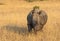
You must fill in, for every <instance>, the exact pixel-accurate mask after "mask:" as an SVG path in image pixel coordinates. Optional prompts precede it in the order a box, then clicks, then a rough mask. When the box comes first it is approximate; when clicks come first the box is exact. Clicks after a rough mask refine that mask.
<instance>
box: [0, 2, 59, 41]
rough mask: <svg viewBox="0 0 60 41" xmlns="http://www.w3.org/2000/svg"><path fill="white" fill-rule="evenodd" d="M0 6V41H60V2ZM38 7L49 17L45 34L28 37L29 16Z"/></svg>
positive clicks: (5, 4)
mask: <svg viewBox="0 0 60 41" xmlns="http://www.w3.org/2000/svg"><path fill="white" fill-rule="evenodd" d="M2 3H3V4H2V5H0V41H60V2H52V1H50V2H48V1H45V2H32V3H28V2H24V1H11V2H10V1H6V2H5V1H4V2H2ZM35 5H38V6H39V7H40V9H42V10H44V11H45V12H46V13H47V15H48V21H47V23H46V25H45V26H44V28H43V32H42V31H40V32H38V34H37V35H35V34H34V33H32V34H29V35H28V31H27V20H26V18H27V15H28V13H29V12H30V11H31V10H32V8H33V6H35Z"/></svg>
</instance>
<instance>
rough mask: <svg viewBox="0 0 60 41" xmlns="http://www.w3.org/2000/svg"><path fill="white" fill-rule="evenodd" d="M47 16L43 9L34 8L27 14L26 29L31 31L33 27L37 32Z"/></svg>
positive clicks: (41, 27)
mask: <svg viewBox="0 0 60 41" xmlns="http://www.w3.org/2000/svg"><path fill="white" fill-rule="evenodd" d="M47 18H48V16H47V14H46V12H45V11H43V10H39V8H34V9H33V10H32V11H31V12H30V13H29V14H28V16H27V25H28V31H29V32H31V31H32V29H33V30H34V32H35V33H37V31H39V30H42V29H43V27H44V25H45V24H46V22H47Z"/></svg>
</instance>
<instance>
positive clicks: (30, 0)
mask: <svg viewBox="0 0 60 41" xmlns="http://www.w3.org/2000/svg"><path fill="white" fill-rule="evenodd" d="M25 1H28V2H33V1H46V0H25Z"/></svg>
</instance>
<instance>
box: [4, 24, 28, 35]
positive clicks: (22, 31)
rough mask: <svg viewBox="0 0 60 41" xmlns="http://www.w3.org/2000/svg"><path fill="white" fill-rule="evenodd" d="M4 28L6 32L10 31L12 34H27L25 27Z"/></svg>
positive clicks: (7, 26) (9, 26)
mask: <svg viewBox="0 0 60 41" xmlns="http://www.w3.org/2000/svg"><path fill="white" fill-rule="evenodd" d="M4 27H5V29H6V30H8V31H12V32H15V33H18V34H22V35H25V34H27V32H28V31H27V28H26V27H19V26H16V25H6V26H4Z"/></svg>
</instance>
